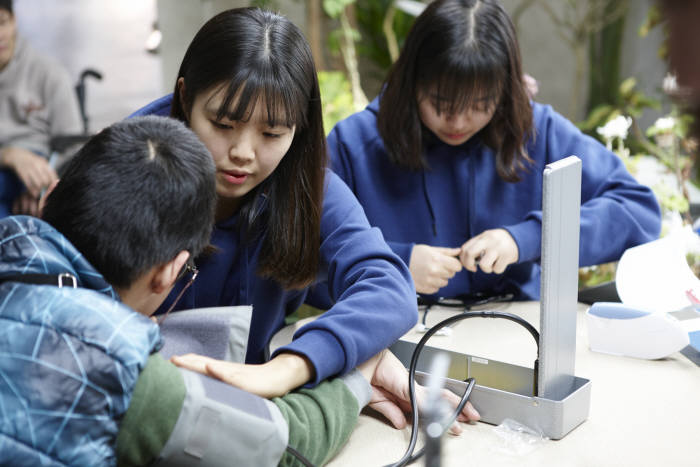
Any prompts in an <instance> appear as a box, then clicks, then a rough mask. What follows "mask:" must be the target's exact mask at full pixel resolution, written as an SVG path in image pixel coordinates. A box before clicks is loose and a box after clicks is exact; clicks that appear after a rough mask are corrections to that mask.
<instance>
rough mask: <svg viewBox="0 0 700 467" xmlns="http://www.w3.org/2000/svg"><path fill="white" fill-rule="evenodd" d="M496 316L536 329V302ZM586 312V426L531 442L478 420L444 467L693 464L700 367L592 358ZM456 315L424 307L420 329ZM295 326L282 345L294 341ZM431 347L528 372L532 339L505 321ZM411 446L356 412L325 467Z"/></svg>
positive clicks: (446, 454)
mask: <svg viewBox="0 0 700 467" xmlns="http://www.w3.org/2000/svg"><path fill="white" fill-rule="evenodd" d="M499 309H501V310H503V311H508V312H509V313H514V314H517V315H520V316H522V317H523V318H525V319H526V320H527V321H528V322H530V323H531V324H532V325H533V326H535V327H536V328H539V303H538V302H513V303H508V304H502V305H499ZM586 309H587V306H586V305H583V304H580V305H579V307H578V310H577V329H576V335H577V339H576V371H575V372H576V376H579V377H583V378H586V379H589V380H591V383H592V387H591V401H590V411H589V414H588V419H587V420H586V421H585V422H583V423H582V424H581V425H579V426H578V427H577V428H575V429H574V430H573V431H571V432H570V433H569V434H567V435H566V436H565V437H564V438H562V439H560V440H556V441H555V440H548V439H540V440H537V441H536V442H534V443H531V444H527V443H526V442H525V440H523V439H519V438H515V440H513V439H511V438H505V437H504V436H503V435H499V430H497V429H496V427H495V426H493V425H489V424H486V423H483V422H479V423H474V424H469V425H463V429H464V431H463V433H462V434H461V435H460V436H451V435H445V437H444V440H443V445H442V453H443V458H442V465H443V466H446V467H450V466H543V465H548V466H549V465H551V466H557V467H560V466H564V467H565V466H572V467H573V466H576V467H578V466H591V467H593V466H595V467H597V466H608V465H610V466H612V465H614V466H666V467H671V466H673V467H676V466H695V467H697V466H700V453H699V452H698V451H700V367H698V366H697V365H695V364H694V363H693V362H691V361H690V360H689V359H688V358H686V357H685V356H684V355H682V354H680V353H675V354H672V355H671V356H669V357H667V358H665V359H661V360H640V359H635V358H627V357H619V356H613V355H606V354H602V353H597V352H592V351H590V350H589V349H588V334H587V328H586V322H585V311H586ZM454 314H455V311H453V310H449V309H431V310H430V312H429V313H428V316H427V324H428V325H431V324H435V323H437V322H439V321H441V320H442V319H445V318H447V317H449V316H453V315H454ZM294 327H296V326H294ZM294 327H291V329H285V332H282V333H281V334H280V337H279V338H281V339H282V340H285V339H288V338H289V337H291V332H292V330H293V328H294ZM422 336H423V334H421V333H419V332H417V331H416V330H412V331H410V332H409V333H407V334H406V335H405V336H404V337H403V338H402V339H404V340H408V341H412V342H417V341H418V340H420V339H421V337H422ZM273 345H274V344H273ZM429 345H431V346H433V347H439V348H444V349H448V350H453V351H458V352H463V353H468V354H471V355H477V356H480V357H485V358H490V359H495V360H499V361H503V362H507V363H513V364H517V365H522V366H528V367H530V368H532V364H533V361H534V358H535V355H536V345H535V343H534V340H533V339H532V337H531V336H530V334H529V333H527V332H525V331H524V330H523V329H522V328H521V327H520V326H518V325H517V324H515V323H511V322H509V321H505V320H489V319H470V320H465V321H461V322H460V323H458V324H457V325H456V326H454V328H453V331H452V333H451V335H449V336H437V335H436V336H433V337H432V338H431V339H430V341H429ZM477 384H478V381H477ZM476 408H477V410H478V407H476ZM409 439H410V428H406V429H404V430H396V429H394V428H392V427H391V426H389V425H388V424H387V423H386V422H385V421H384V420H382V419H381V418H377V417H376V416H372V415H368V414H364V413H363V414H362V415H361V416H360V419H359V422H358V426H357V428H356V429H355V431H354V432H353V434H352V436H351V438H350V440H349V442H348V444H347V445H346V446H345V447H344V448H343V450H342V451H341V452H340V453H339V454H338V455H337V456H336V457H335V458H334V459H333V460H332V461H331V462H330V463H329V464H328V465H329V466H332V467H342V466H367V467H370V466H380V465H386V464H389V463H392V462H395V461H397V460H398V459H400V458H401V456H402V455H403V453H404V451H405V449H406V447H407V445H408V441H409ZM420 446H421V442H420V441H419V445H418V447H420ZM418 464H419V465H420V463H418Z"/></svg>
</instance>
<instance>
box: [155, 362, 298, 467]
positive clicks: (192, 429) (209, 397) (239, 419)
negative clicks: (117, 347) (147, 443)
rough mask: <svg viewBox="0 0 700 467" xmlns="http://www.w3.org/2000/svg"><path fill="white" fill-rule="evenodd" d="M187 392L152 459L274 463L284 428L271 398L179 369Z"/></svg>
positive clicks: (209, 463)
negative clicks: (171, 427) (170, 428)
mask: <svg viewBox="0 0 700 467" xmlns="http://www.w3.org/2000/svg"><path fill="white" fill-rule="evenodd" d="M180 371H181V372H182V377H183V379H184V382H185V387H186V390H187V395H186V396H185V401H184V403H183V405H182V410H181V412H180V416H179V417H178V420H177V423H176V424H175V428H174V429H173V431H172V433H171V435H170V438H169V439H168V441H167V443H166V444H165V446H164V447H163V450H162V451H161V453H160V455H159V457H158V460H157V461H156V462H155V464H154V465H168V466H221V465H255V466H276V465H277V464H278V463H279V461H280V459H281V458H282V455H283V454H284V451H285V449H286V447H287V442H288V438H289V430H288V427H287V423H286V421H285V420H284V418H283V417H282V414H281V412H280V411H279V409H278V408H277V406H276V405H275V404H273V403H272V402H270V401H268V400H266V399H263V398H261V397H258V396H256V395H253V394H250V393H248V392H245V391H242V390H240V389H238V388H235V387H233V386H231V385H229V384H226V383H223V382H221V381H218V380H215V379H213V378H208V377H206V376H203V375H200V374H199V373H194V372H191V371H188V370H184V369H180Z"/></svg>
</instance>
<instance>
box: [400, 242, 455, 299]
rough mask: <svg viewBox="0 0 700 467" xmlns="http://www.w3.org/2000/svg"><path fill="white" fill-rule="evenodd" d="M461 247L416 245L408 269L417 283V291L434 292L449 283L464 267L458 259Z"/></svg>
mask: <svg viewBox="0 0 700 467" xmlns="http://www.w3.org/2000/svg"><path fill="white" fill-rule="evenodd" d="M460 251H461V250H460V249H459V248H443V247H437V246H430V245H422V244H419V245H414V246H413V250H412V251H411V258H410V260H409V265H408V270H409V271H410V272H411V277H413V283H414V284H415V285H416V292H418V293H424V294H434V293H435V292H437V291H438V290H440V289H441V288H443V287H445V286H446V285H447V281H449V280H450V279H452V277H454V275H455V274H457V273H458V272H459V271H460V270H461V269H462V264H461V263H460V262H459V260H458V259H457V256H458V255H459V254H460Z"/></svg>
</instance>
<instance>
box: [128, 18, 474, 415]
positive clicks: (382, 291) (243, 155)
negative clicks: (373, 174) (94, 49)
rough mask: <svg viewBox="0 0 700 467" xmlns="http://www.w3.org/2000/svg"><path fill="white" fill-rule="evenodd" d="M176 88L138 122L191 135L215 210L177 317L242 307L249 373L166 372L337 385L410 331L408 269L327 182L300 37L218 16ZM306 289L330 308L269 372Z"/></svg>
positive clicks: (262, 23)
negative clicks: (208, 175)
mask: <svg viewBox="0 0 700 467" xmlns="http://www.w3.org/2000/svg"><path fill="white" fill-rule="evenodd" d="M176 81H177V82H176V85H175V91H174V93H173V94H172V95H168V96H165V97H164V98H161V99H159V100H157V101H155V102H153V103H151V104H149V105H148V106H147V107H145V108H143V109H141V110H140V111H138V112H137V113H136V114H138V115H145V114H158V115H170V116H172V117H174V118H176V119H178V120H181V121H183V122H185V123H186V124H187V125H188V126H189V127H190V128H191V129H192V130H193V131H194V132H195V133H196V134H197V135H198V136H199V138H200V139H201V140H202V142H204V144H205V145H206V146H207V148H208V149H209V151H210V152H211V153H212V156H213V158H214V163H215V165H216V191H217V197H218V198H217V206H216V220H215V225H214V231H213V234H212V240H211V242H212V245H213V246H214V249H213V250H214V251H212V252H211V253H210V254H208V255H200V256H199V257H197V258H196V259H195V263H196V266H197V268H198V269H199V279H198V281H197V283H196V284H194V285H193V286H192V287H190V288H189V289H188V290H187V291H186V292H185V293H184V295H183V296H182V298H181V300H180V301H179V302H178V304H177V305H176V306H175V310H178V309H187V308H201V307H212V306H228V305H251V304H252V306H253V315H252V322H251V328H250V335H249V339H248V347H247V356H246V363H247V364H255V365H240V364H239V365H237V364H234V363H230V362H217V361H211V360H202V359H201V358H199V357H197V356H189V357H188V356H185V357H181V358H176V359H174V360H173V361H174V362H175V363H176V364H179V365H181V366H185V367H188V368H192V369H195V370H199V371H202V372H205V373H208V374H211V375H214V376H217V377H219V378H220V379H223V380H225V381H227V382H229V383H231V384H234V385H236V386H238V387H240V388H242V389H246V390H248V391H250V392H253V393H255V394H257V395H260V396H263V397H273V396H278V395H282V394H285V393H286V392H288V391H289V390H290V389H292V388H295V387H297V386H301V385H312V386H313V385H316V384H317V383H318V382H320V381H322V380H324V379H326V378H328V377H330V376H334V375H342V374H345V373H347V372H348V371H350V370H352V369H353V368H354V367H355V366H357V364H358V363H361V362H363V361H365V360H367V359H368V358H369V357H371V356H372V355H374V354H376V353H378V352H379V351H380V350H381V349H383V348H385V347H387V346H389V345H390V344H392V343H393V342H394V341H395V340H397V339H398V338H399V337H401V336H402V335H403V334H404V333H406V332H407V331H408V330H409V329H411V327H412V326H413V325H414V324H415V322H416V320H417V316H418V314H417V305H416V294H415V289H414V287H413V283H412V281H411V277H410V273H409V271H408V268H407V267H406V265H405V264H404V263H403V261H401V259H400V258H399V257H398V256H397V255H396V254H394V253H393V252H392V251H391V249H390V248H389V247H388V246H387V244H386V242H385V241H384V239H383V238H382V234H381V232H380V231H379V229H376V228H372V227H371V226H370V224H369V223H368V221H367V219H366V217H365V216H364V213H363V211H362V207H361V206H360V205H359V203H358V202H357V200H356V199H355V197H354V196H353V195H352V193H351V192H350V190H348V188H347V187H346V186H345V184H344V183H343V182H342V181H341V180H340V179H339V178H338V177H337V176H336V175H334V174H333V173H332V172H330V171H328V170H327V169H326V161H327V153H326V145H325V134H324V131H323V122H322V114H321V101H320V96H319V86H318V81H317V77H316V70H315V66H314V63H313V58H312V56H311V52H310V48H309V46H308V43H307V42H306V40H305V39H304V37H303V35H302V33H301V32H300V31H299V29H298V28H297V27H296V26H294V25H293V24H292V23H291V22H290V21H289V20H287V19H286V18H284V17H282V16H279V15H276V14H274V13H271V12H266V11H263V10H259V9H255V8H250V9H248V8H245V9H233V10H228V11H225V12H223V13H220V14H219V15H217V16H215V17H214V18H212V19H211V20H209V21H208V22H207V23H206V24H205V25H204V26H203V27H202V28H201V29H200V31H199V32H198V33H197V34H196V36H195V37H194V39H193V40H192V42H191V44H190V46H189V48H188V49H187V52H186V53H185V56H184V58H183V61H182V64H181V67H180V71H179V73H178V76H177V80H176ZM312 284H315V285H316V287H321V288H325V289H327V291H328V294H329V295H330V297H331V298H332V300H333V305H332V306H331V307H330V309H329V310H328V311H326V312H325V313H324V314H323V315H321V316H320V317H318V318H317V319H316V320H314V321H313V322H311V323H309V324H307V325H305V326H303V327H301V328H300V329H299V330H297V332H296V333H295V335H294V337H293V340H292V342H291V343H290V344H289V345H286V346H284V347H281V348H280V349H277V350H276V351H275V352H274V354H273V355H272V358H271V359H270V360H267V358H268V357H267V355H266V350H267V347H268V344H269V342H270V340H271V338H272V336H273V335H274V334H275V333H276V332H277V331H278V330H279V329H280V328H282V327H283V326H284V324H285V322H284V320H285V317H286V316H287V315H289V314H290V313H292V312H293V311H295V310H296V309H297V307H298V306H299V305H300V304H301V303H302V302H303V301H304V298H305V297H306V294H307V290H308V287H309V286H310V285H312ZM183 285H184V284H179V285H176V287H175V288H174V290H173V291H172V293H171V294H170V296H169V297H168V298H167V299H166V300H165V302H164V303H163V305H162V306H161V309H160V312H162V311H163V310H166V309H167V308H168V307H169V306H170V304H171V303H172V302H173V300H174V299H175V297H177V296H178V294H179V292H180V290H181V288H182V286H183ZM472 418H476V414H474V416H473V417H472Z"/></svg>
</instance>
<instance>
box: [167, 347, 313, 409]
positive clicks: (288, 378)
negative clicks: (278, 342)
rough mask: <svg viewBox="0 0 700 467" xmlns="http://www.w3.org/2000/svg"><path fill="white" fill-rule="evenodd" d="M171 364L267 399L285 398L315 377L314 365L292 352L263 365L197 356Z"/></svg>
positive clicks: (176, 360) (181, 357) (184, 356)
mask: <svg viewBox="0 0 700 467" xmlns="http://www.w3.org/2000/svg"><path fill="white" fill-rule="evenodd" d="M170 361H171V362H172V363H174V364H175V365H176V366H179V367H181V368H186V369H188V370H192V371H196V372H198V373H202V374H203V375H207V376H211V377H212V378H216V379H219V380H221V381H223V382H224V383H228V384H230V385H232V386H236V387H237V388H240V389H243V390H244V391H248V392H250V393H253V394H256V395H258V396H260V397H264V398H266V399H270V398H272V397H280V396H284V395H285V394H287V393H288V392H289V391H291V390H292V389H294V388H296V387H298V386H301V385H302V384H305V383H306V382H307V381H309V380H310V379H311V377H312V376H313V368H312V366H311V363H310V362H309V361H308V360H307V359H306V358H305V357H302V356H300V355H296V354H291V353H282V354H279V355H277V356H276V357H275V358H273V359H272V360H270V361H269V362H266V363H263V364H261V365H251V364H243V363H234V362H227V361H224V360H217V359H215V358H209V357H205V356H203V355H198V354H186V355H178V356H173V357H171V358H170Z"/></svg>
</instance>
